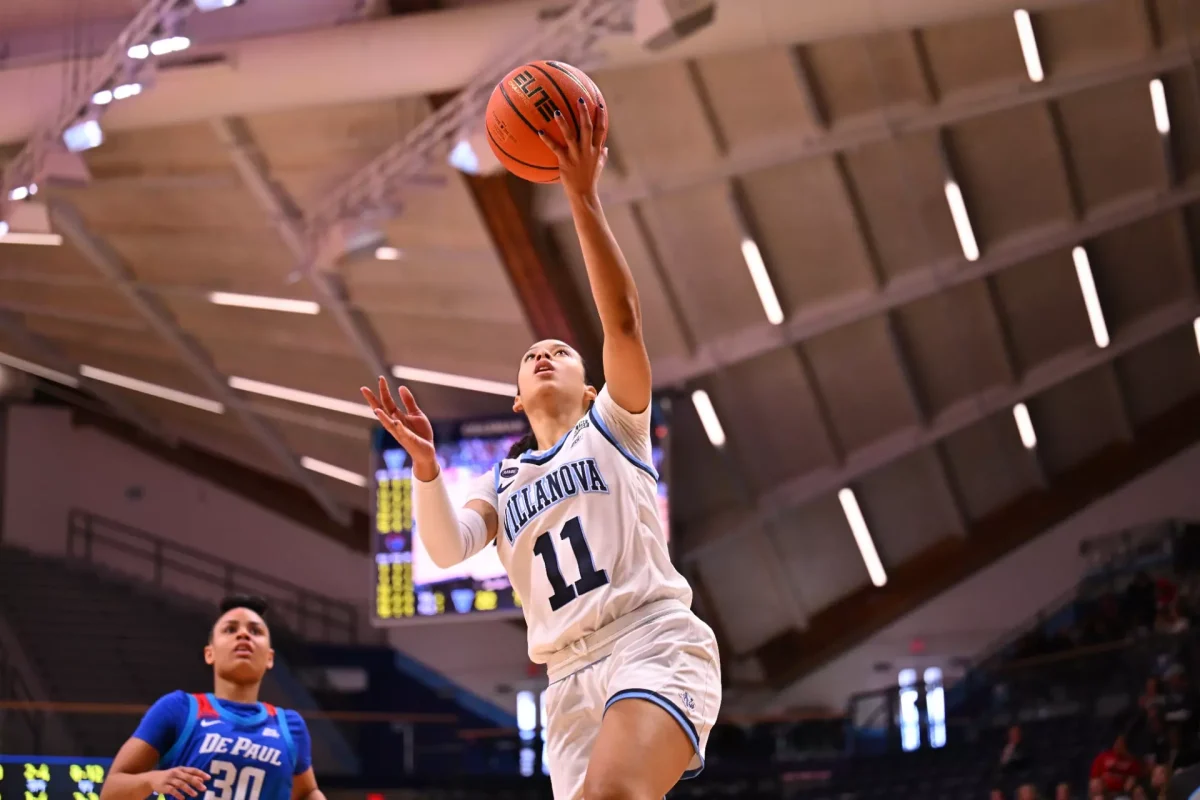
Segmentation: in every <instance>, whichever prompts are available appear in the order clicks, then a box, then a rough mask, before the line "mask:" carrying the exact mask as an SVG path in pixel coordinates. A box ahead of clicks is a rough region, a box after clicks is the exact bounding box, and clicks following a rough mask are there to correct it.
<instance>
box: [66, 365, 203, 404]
mask: <svg viewBox="0 0 1200 800" xmlns="http://www.w3.org/2000/svg"><path fill="white" fill-rule="evenodd" d="M79 374H80V375H82V376H83V377H85V378H91V379H92V380H94V381H100V382H101V383H111V384H112V385H113V386H120V387H121V388H122V389H129V390H130V391H132V392H141V393H142V394H148V395H150V396H151V397H157V398H159V399H160V400H170V401H171V402H172V403H179V404H180V405H185V406H191V407H192V408H198V409H200V410H201V411H209V412H212V413H213V414H224V413H225V406H224V405H223V404H221V403H218V402H217V401H216V400H209V399H208V398H207V397H197V396H196V395H194V394H188V393H187V392H181V391H179V390H178V389H168V388H167V387H166V386H159V385H158V384H157V383H149V382H148V381H143V380H138V379H137V378H130V377H128V376H126V375H118V374H117V373H115V372H109V371H108V370H106V369H100V368H99V367H89V366H88V365H86V364H84V365H83V366H81V367H80V368H79Z"/></svg>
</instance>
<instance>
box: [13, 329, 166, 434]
mask: <svg viewBox="0 0 1200 800" xmlns="http://www.w3.org/2000/svg"><path fill="white" fill-rule="evenodd" d="M0 330H2V331H4V332H5V333H6V334H8V336H9V338H11V339H12V340H13V341H16V342H18V343H20V344H22V345H24V346H25V347H26V348H27V349H28V350H29V352H30V353H33V354H36V357H37V358H38V359H39V360H40V361H41V362H42V366H44V367H49V368H50V369H53V370H55V371H56V372H61V373H63V374H64V375H68V376H70V377H72V378H74V379H75V380H76V381H77V382H78V386H80V387H81V388H83V389H86V390H87V391H88V392H89V393H90V394H92V395H94V396H95V397H96V398H97V399H99V400H100V401H102V402H103V403H105V404H107V405H108V407H109V408H111V409H112V410H113V411H115V412H116V413H117V414H118V415H119V416H121V417H123V418H124V419H125V420H126V421H127V422H131V423H133V424H134V425H135V426H137V427H138V428H140V429H142V430H143V431H145V432H146V433H148V434H150V435H151V436H153V437H155V438H156V439H161V440H162V441H164V442H166V443H167V444H170V445H174V444H175V442H176V441H177V439H176V437H175V436H173V435H171V434H168V433H167V432H166V430H165V429H164V428H163V426H162V425H161V424H160V423H159V422H158V420H156V419H154V418H152V417H149V416H147V415H146V414H144V413H142V411H141V410H140V409H139V408H138V407H137V406H135V405H134V404H133V403H130V402H129V401H128V400H126V399H125V397H124V396H123V395H122V394H121V393H120V392H119V391H117V390H116V389H113V388H112V387H111V386H109V385H108V384H106V383H100V382H99V381H93V380H91V379H90V378H85V377H84V376H83V375H81V374H80V372H79V365H78V364H76V363H75V362H74V361H72V360H71V359H69V358H68V357H67V356H66V355H65V354H64V353H63V352H62V350H60V349H59V347H58V346H57V345H55V344H54V343H53V342H51V341H50V340H48V339H46V338H45V337H43V336H40V335H39V334H36V333H34V332H33V331H31V330H29V328H27V327H25V325H24V324H23V323H22V322H21V319H20V317H19V316H17V315H16V314H13V313H11V312H8V311H0Z"/></svg>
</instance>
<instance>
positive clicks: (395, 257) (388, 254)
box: [375, 246, 404, 261]
mask: <svg viewBox="0 0 1200 800" xmlns="http://www.w3.org/2000/svg"><path fill="white" fill-rule="evenodd" d="M402 255H404V254H403V253H401V252H400V251H399V250H398V249H396V248H395V247H387V246H384V247H377V248H375V258H377V259H379V260H380V261H399V260H400V256H402Z"/></svg>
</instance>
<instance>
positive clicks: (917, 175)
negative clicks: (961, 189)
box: [844, 134, 962, 278]
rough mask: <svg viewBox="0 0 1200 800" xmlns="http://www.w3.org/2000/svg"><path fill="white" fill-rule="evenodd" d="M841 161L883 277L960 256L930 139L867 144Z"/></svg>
mask: <svg viewBox="0 0 1200 800" xmlns="http://www.w3.org/2000/svg"><path fill="white" fill-rule="evenodd" d="M844 158H845V162H846V170H847V173H848V174H849V176H850V180H851V181H852V182H853V185H854V188H855V190H856V194H857V196H858V198H859V202H861V203H862V207H863V213H864V216H865V217H866V222H867V229H868V232H869V235H870V237H871V240H872V242H873V243H874V246H875V249H876V251H877V252H878V253H879V259H880V262H881V267H882V269H883V271H884V273H885V275H886V276H887V277H889V278H895V277H899V276H901V275H903V274H904V273H906V272H911V271H912V270H915V269H920V268H922V267H929V266H931V265H933V264H936V263H938V262H940V261H942V260H944V259H953V258H959V257H961V253H962V249H961V248H960V246H959V243H958V235H957V234H956V233H955V232H954V221H953V220H952V219H951V217H950V210H949V208H948V207H947V205H946V194H945V177H944V172H943V170H942V162H941V159H940V157H939V155H938V147H937V139H936V138H935V137H934V136H931V135H924V134H921V135H915V136H906V137H902V138H898V139H895V140H892V141H888V142H880V143H878V144H871V145H867V146H865V147H861V148H858V149H856V150H854V151H852V152H850V153H847V154H846V155H845V156H844Z"/></svg>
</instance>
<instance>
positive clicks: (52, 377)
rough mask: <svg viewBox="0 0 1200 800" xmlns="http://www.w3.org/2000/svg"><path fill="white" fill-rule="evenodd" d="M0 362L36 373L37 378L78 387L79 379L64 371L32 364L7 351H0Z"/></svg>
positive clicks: (74, 387)
mask: <svg viewBox="0 0 1200 800" xmlns="http://www.w3.org/2000/svg"><path fill="white" fill-rule="evenodd" d="M0 364H3V365H4V366H6V367H12V368H13V369H16V370H20V371H21V372H27V373H29V374H30V375H36V376H37V377H39V378H45V379H46V380H48V381H54V382H55V383H61V384H62V385H63V386H70V387H71V388H72V389H77V388H79V379H78V378H76V377H74V376H72V375H67V374H66V373H65V372H59V371H58V370H53V369H50V368H49V367H43V366H42V365H41V364H34V363H33V362H32V361H26V360H25V359H23V358H17V357H16V356H10V355H9V354H8V353H0Z"/></svg>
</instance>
